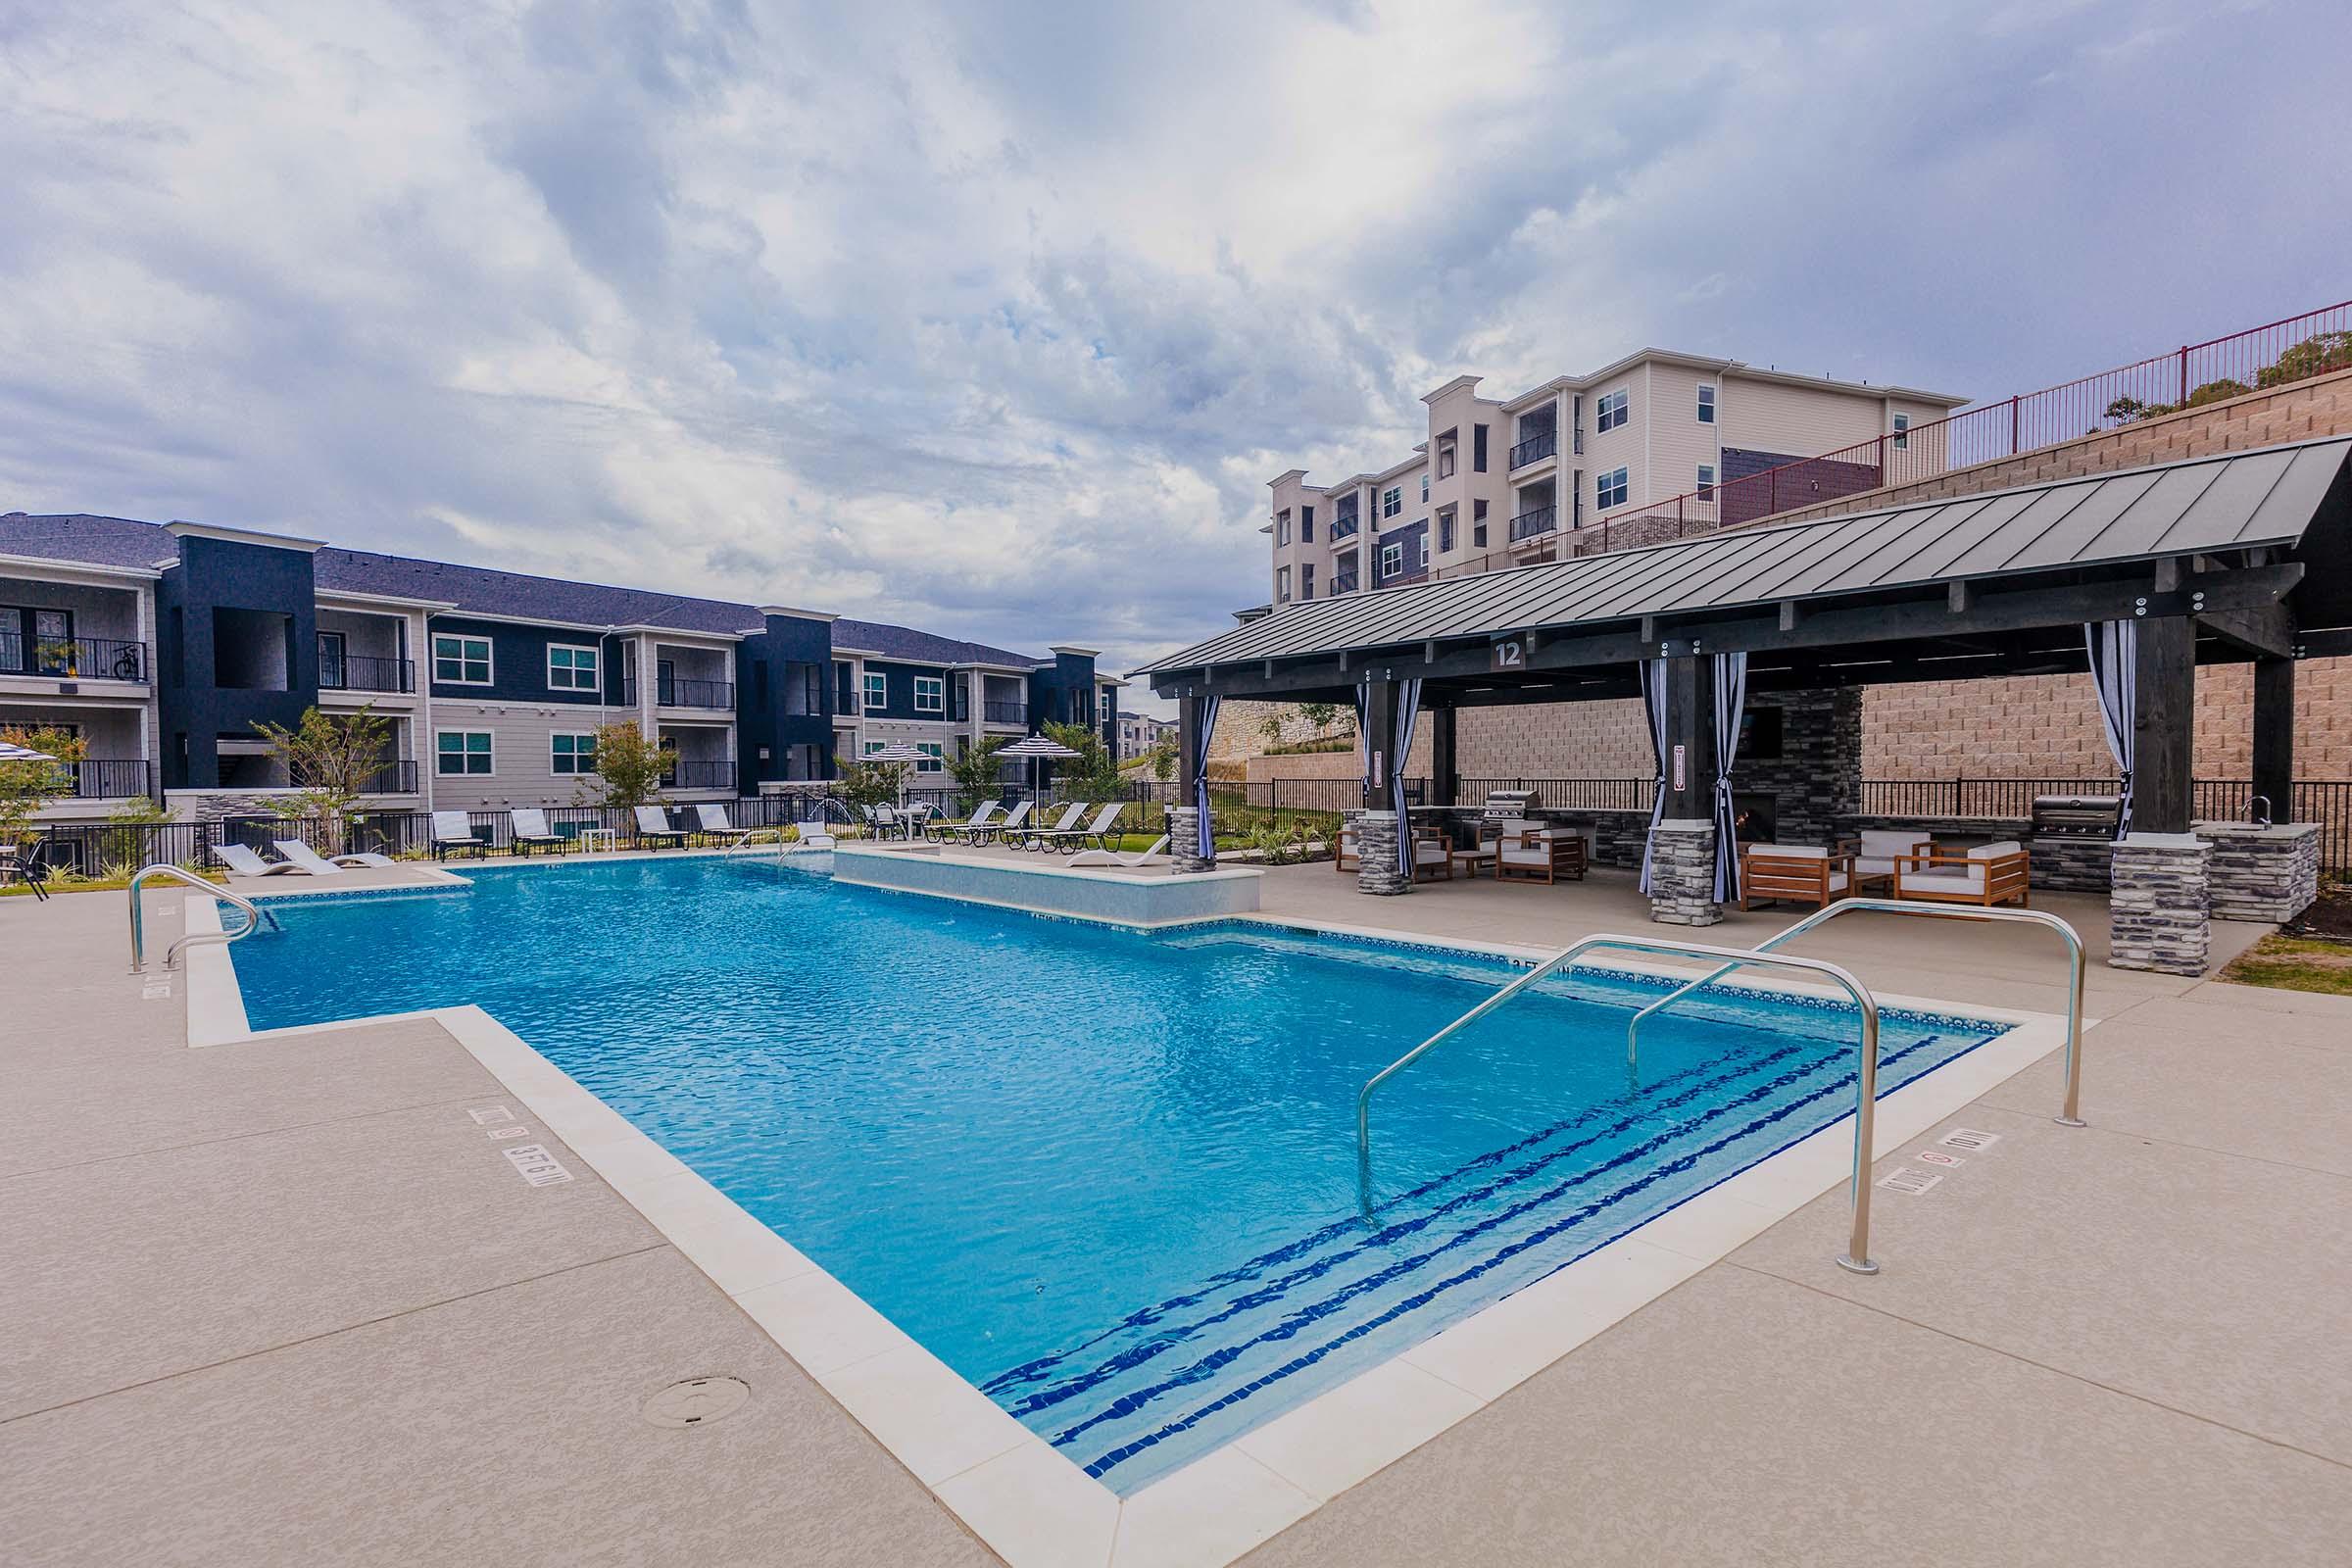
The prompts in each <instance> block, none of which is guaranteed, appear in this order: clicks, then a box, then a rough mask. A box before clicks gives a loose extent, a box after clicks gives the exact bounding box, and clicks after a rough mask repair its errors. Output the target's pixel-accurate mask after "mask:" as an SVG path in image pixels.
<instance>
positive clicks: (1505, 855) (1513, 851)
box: [1502, 839, 1551, 865]
mask: <svg viewBox="0 0 2352 1568" xmlns="http://www.w3.org/2000/svg"><path fill="white" fill-rule="evenodd" d="M1502 863H1503V864H1504V865H1549V864H1550V863H1551V852H1550V851H1549V850H1546V849H1541V848H1538V849H1528V848H1525V847H1523V846H1521V845H1517V844H1513V843H1511V842H1510V841H1509V840H1507V839H1506V840H1504V841H1503V846H1502Z"/></svg>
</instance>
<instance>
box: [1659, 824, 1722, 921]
mask: <svg viewBox="0 0 2352 1568" xmlns="http://www.w3.org/2000/svg"><path fill="white" fill-rule="evenodd" d="M1649 917H1650V918H1651V919H1652V920H1655V921H1657V922H1658V923H1659V924H1660V925H1714V924H1716V923H1717V922H1718V921H1720V920H1722V918H1723V906H1722V905H1720V904H1717V903H1716V902H1715V824H1714V823H1712V822H1706V821H1687V820H1678V819H1676V818H1673V817H1669V818H1668V819H1666V820H1665V821H1663V822H1660V823H1659V824H1658V841H1657V846H1656V849H1655V852H1654V853H1653V855H1652V857H1651V859H1650V865H1649Z"/></svg>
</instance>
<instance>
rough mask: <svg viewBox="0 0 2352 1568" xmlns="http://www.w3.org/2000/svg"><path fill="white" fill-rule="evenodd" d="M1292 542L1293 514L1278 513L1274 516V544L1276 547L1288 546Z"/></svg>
mask: <svg viewBox="0 0 2352 1568" xmlns="http://www.w3.org/2000/svg"><path fill="white" fill-rule="evenodd" d="M1290 542H1291V515H1290V514H1289V513H1287V512H1277V513H1276V514H1274V543H1275V544H1276V545H1287V544H1289V543H1290Z"/></svg>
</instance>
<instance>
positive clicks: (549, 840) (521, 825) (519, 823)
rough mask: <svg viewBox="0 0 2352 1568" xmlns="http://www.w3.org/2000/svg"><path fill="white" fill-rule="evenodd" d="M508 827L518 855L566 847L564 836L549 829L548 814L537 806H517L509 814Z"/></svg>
mask: <svg viewBox="0 0 2352 1568" xmlns="http://www.w3.org/2000/svg"><path fill="white" fill-rule="evenodd" d="M507 825H508V829H509V831H511V832H512V833H513V834H514V836H515V854H516V855H528V854H530V853H531V851H533V850H558V849H562V848H563V847H564V835H563V834H561V833H557V832H553V831H551V830H550V829H549V828H548V825H547V813H546V812H545V811H543V810H541V809H539V808H537V807H536V806H517V807H516V808H515V809H513V810H512V811H509V812H508V813H507Z"/></svg>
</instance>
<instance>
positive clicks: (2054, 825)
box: [2034, 795, 2124, 839]
mask: <svg viewBox="0 0 2352 1568" xmlns="http://www.w3.org/2000/svg"><path fill="white" fill-rule="evenodd" d="M2123 811H2124V803H2123V798H2122V797H2121V796H2117V795H2036V796H2034V837H2035V838H2037V839H2111V838H2113V837H2115V826H2116V822H2117V821H2118V820H2119V819H2120V818H2121V817H2122V815H2123Z"/></svg>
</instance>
